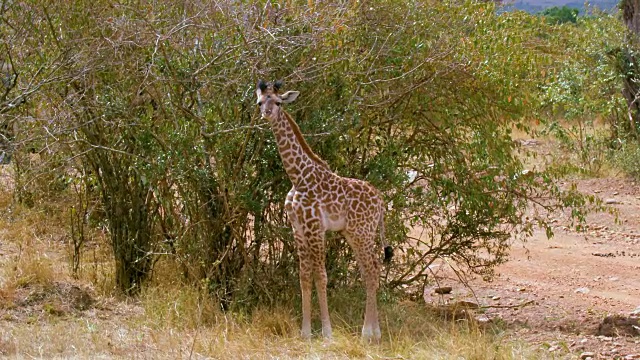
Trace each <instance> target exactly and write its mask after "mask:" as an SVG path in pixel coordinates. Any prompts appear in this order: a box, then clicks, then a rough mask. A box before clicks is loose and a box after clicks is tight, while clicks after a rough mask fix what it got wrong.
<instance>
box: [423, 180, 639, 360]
mask: <svg viewBox="0 0 640 360" xmlns="http://www.w3.org/2000/svg"><path fill="white" fill-rule="evenodd" d="M577 184H578V188H579V190H580V191H582V192H584V193H587V194H594V195H597V196H599V197H601V198H602V199H603V200H605V202H607V203H608V204H609V205H611V206H613V207H615V208H616V209H617V210H618V211H619V214H618V220H617V221H616V219H615V216H614V215H611V214H608V213H598V214H592V215H590V216H589V217H588V219H587V229H586V230H585V231H584V232H577V231H574V230H571V229H570V227H569V226H568V224H565V223H563V221H561V220H558V221H556V222H555V223H554V232H555V236H554V237H553V238H552V239H550V240H549V239H547V238H546V236H545V235H544V232H543V231H538V232H536V233H535V235H534V236H533V238H531V239H529V240H528V242H527V243H525V244H515V245H514V247H513V251H512V253H511V259H510V261H509V262H508V263H506V264H504V265H502V266H500V267H499V269H498V271H497V272H498V274H499V275H498V276H497V277H496V278H495V279H494V280H493V281H492V282H490V283H486V282H482V281H480V280H478V281H474V282H473V284H472V285H473V286H472V287H473V289H474V292H473V293H472V292H471V291H470V290H467V289H466V288H465V287H463V286H462V285H460V284H456V283H455V280H454V278H455V277H454V276H451V274H449V275H447V274H446V273H443V279H441V284H442V285H453V288H454V289H453V292H452V294H451V295H446V296H445V297H448V299H446V298H445V299H443V298H442V296H441V295H434V294H433V292H432V290H433V289H429V291H428V292H427V293H425V300H426V301H428V302H434V301H442V300H446V301H449V302H455V300H462V299H464V300H471V301H475V302H477V303H478V304H479V305H480V306H481V307H484V315H486V317H485V320H488V321H493V322H503V323H504V324H505V325H506V327H507V328H508V329H509V330H510V331H511V332H512V336H513V337H514V338H517V339H522V340H525V341H527V342H531V343H533V344H539V345H540V346H541V347H543V348H545V349H547V350H548V351H549V352H550V353H556V354H557V356H558V357H562V356H567V357H568V358H585V359H586V358H592V359H616V358H617V359H625V360H626V359H640V327H638V318H639V317H640V211H639V210H640V185H638V184H636V183H634V182H632V181H630V180H625V179H612V178H608V179H588V180H578V181H577ZM447 279H449V281H447Z"/></svg>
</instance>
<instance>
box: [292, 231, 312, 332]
mask: <svg viewBox="0 0 640 360" xmlns="http://www.w3.org/2000/svg"><path fill="white" fill-rule="evenodd" d="M294 236H295V239H296V246H297V248H298V261H299V262H300V263H299V269H300V291H301V293H302V329H301V330H300V335H301V336H302V338H304V339H309V338H310V337H311V290H312V286H313V267H312V266H311V256H310V254H309V249H308V246H307V244H306V241H305V238H304V236H303V235H302V233H301V232H298V231H296V232H295V233H294Z"/></svg>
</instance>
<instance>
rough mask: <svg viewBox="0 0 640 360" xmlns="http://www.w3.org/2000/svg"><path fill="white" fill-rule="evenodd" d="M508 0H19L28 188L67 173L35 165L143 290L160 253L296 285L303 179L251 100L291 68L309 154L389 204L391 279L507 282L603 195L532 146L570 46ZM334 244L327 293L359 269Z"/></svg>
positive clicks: (10, 5)
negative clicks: (554, 73)
mask: <svg viewBox="0 0 640 360" xmlns="http://www.w3.org/2000/svg"><path fill="white" fill-rule="evenodd" d="M495 6H496V5H495V4H494V3H486V2H478V3H476V2H459V1H445V2H431V1H408V2H395V1H386V0H376V1H369V2H352V1H342V2H328V3H326V4H325V3H318V4H313V3H312V2H307V1H284V2H282V3H279V4H277V3H275V2H271V1H257V2H237V1H218V2H216V3H215V4H211V3H210V2H206V1H191V2H182V3H174V2H170V1H160V2H155V3H153V4H145V3H136V4H113V3H111V2H106V1H101V0H94V1H86V0H85V1H82V0H80V1H77V2H74V3H73V4H72V5H68V4H62V3H60V4H57V3H54V4H50V3H49V2H41V1H29V2H7V3H4V5H3V7H2V9H3V11H2V21H3V22H2V25H1V26H3V28H2V30H3V32H2V34H4V35H3V36H5V37H6V38H7V39H9V40H11V39H13V40H12V41H5V44H7V45H6V47H7V50H8V53H9V54H11V59H12V62H13V64H14V66H13V68H14V69H16V71H17V72H18V73H19V74H24V76H20V77H19V78H18V80H17V86H16V87H15V88H13V89H11V91H12V92H20V91H22V92H24V93H25V94H27V95H28V96H26V97H25V101H24V103H22V105H21V106H20V107H16V108H15V109H13V108H12V109H11V111H9V112H3V113H2V114H1V115H2V116H3V118H2V120H3V121H6V119H7V116H8V115H7V113H10V114H11V116H12V119H17V121H16V120H12V121H14V123H15V124H16V126H17V131H16V132H15V134H16V139H15V141H14V142H13V144H14V147H15V152H16V154H19V156H17V157H19V158H20V157H22V158H28V159H30V161H31V162H32V163H29V166H23V165H20V166H19V169H18V171H17V176H18V178H17V185H18V186H17V188H16V189H17V190H16V192H17V194H20V195H19V196H18V198H24V197H25V196H26V195H25V194H28V195H29V197H30V198H34V199H35V200H34V201H33V204H34V206H37V204H38V203H39V202H40V201H46V196H48V195H47V194H48V193H47V194H44V193H43V192H42V191H41V189H42V187H43V186H48V187H51V186H52V185H43V184H42V182H39V181H37V180H35V179H47V181H46V182H45V183H46V184H51V183H54V184H57V185H56V186H55V187H54V190H55V191H54V193H55V194H56V196H68V197H69V199H70V203H73V202H74V201H75V202H76V207H77V208H78V209H83V212H82V213H86V214H87V215H86V216H84V218H83V220H82V221H85V222H86V223H87V226H93V227H104V229H105V231H107V232H108V234H109V237H110V239H111V247H112V250H113V254H114V263H115V274H116V282H117V285H118V286H119V288H120V289H122V290H123V291H125V292H128V293H135V292H137V291H138V290H139V289H140V286H141V285H142V284H143V283H144V281H145V280H146V279H147V278H148V277H149V275H150V274H151V270H152V269H153V266H154V264H155V263H156V262H157V261H163V262H164V263H165V264H167V265H166V266H168V267H170V268H172V269H174V270H175V271H176V272H180V273H181V274H182V275H183V277H184V279H185V281H190V282H193V283H194V284H204V285H205V286H206V288H207V289H208V290H209V291H210V293H211V294H213V295H214V296H215V297H216V298H217V299H219V300H220V301H221V304H222V306H223V307H225V308H228V307H232V306H241V305H243V304H251V303H254V302H256V301H261V302H276V301H278V300H280V299H282V298H285V297H288V296H290V294H291V292H292V291H294V292H295V290H294V289H295V288H296V286H297V283H298V280H297V265H296V259H295V249H294V245H293V240H292V235H291V231H290V229H289V227H288V223H287V221H286V218H285V214H284V209H283V199H284V196H285V194H286V192H287V191H288V189H289V188H290V182H289V180H288V179H287V178H286V175H285V172H284V170H283V168H282V165H281V161H280V159H279V156H278V153H277V147H276V144H275V140H274V138H273V135H272V134H271V131H270V129H269V126H268V124H267V123H265V122H264V121H263V120H261V119H260V117H259V114H258V111H257V109H256V107H255V99H254V96H255V95H254V91H255V88H254V87H255V84H256V81H257V80H258V79H259V78H264V79H283V80H284V81H285V87H286V88H287V89H296V90H299V91H301V97H300V99H299V100H298V102H297V103H296V104H293V105H291V106H290V107H289V109H288V110H289V111H290V113H291V114H292V116H293V117H294V119H296V120H297V121H298V122H299V124H300V126H301V128H302V131H303V132H304V133H305V135H306V138H307V140H308V142H309V143H310V145H311V147H312V148H313V149H314V150H315V151H316V152H317V153H318V154H319V155H320V156H321V157H323V158H324V159H326V160H327V162H328V163H329V164H330V166H331V167H332V168H333V169H335V171H336V172H337V173H338V174H340V175H342V176H350V177H358V178H363V179H366V180H367V181H369V182H371V183H372V184H374V185H375V186H376V187H378V188H379V189H380V190H381V191H382V192H383V193H384V195H385V198H386V199H387V201H388V203H389V211H388V214H387V219H386V220H387V236H388V237H389V241H390V243H391V244H392V245H394V246H395V247H396V248H397V249H398V251H396V254H397V256H396V258H395V260H394V262H393V264H392V265H391V267H390V268H389V269H388V271H387V275H386V277H385V279H384V283H385V285H386V286H387V288H390V289H393V288H398V287H400V286H402V285H412V284H414V285H415V284H418V283H420V282H421V281H423V279H424V277H425V276H426V275H427V271H428V266H429V265H430V264H431V263H432V262H433V261H435V259H437V258H441V257H449V258H451V259H452V260H453V261H454V262H455V263H457V264H459V266H460V267H461V269H462V270H466V271H470V272H474V273H478V274H483V275H491V271H492V269H493V268H494V267H495V266H496V265H497V264H500V263H502V262H504V261H506V257H507V254H508V249H509V244H510V239H512V238H513V237H514V236H516V237H517V236H521V237H526V236H527V235H531V233H532V231H533V228H534V226H542V227H545V228H546V229H547V231H548V232H549V233H550V227H549V224H548V223H547V217H546V216H547V214H548V213H549V212H552V211H555V210H560V209H564V208H569V209H570V211H569V213H570V214H571V216H572V217H574V218H577V219H580V218H581V216H583V214H584V211H586V210H587V209H588V204H589V201H590V200H593V199H590V198H586V197H584V196H581V195H579V194H578V193H577V192H576V191H575V189H572V188H570V189H565V190H561V189H559V188H558V187H557V186H556V185H555V182H554V180H555V178H554V174H553V173H550V172H545V171H535V170H532V169H525V168H524V165H523V163H522V160H521V157H520V156H518V155H517V151H518V150H519V148H518V144H517V143H515V142H514V141H512V137H511V132H512V130H513V129H514V128H518V129H521V130H524V131H527V129H528V119H529V118H530V116H531V115H532V114H533V113H534V111H535V110H536V109H539V106H540V105H541V102H540V101H541V100H540V99H541V97H540V91H539V90H540V84H541V83H542V82H543V81H544V79H545V76H544V74H543V71H542V70H541V69H547V68H551V67H552V66H554V61H555V56H557V53H559V52H560V49H561V47H562V46H563V45H562V44H558V43H553V42H551V41H550V39H552V38H551V37H549V36H547V34H546V33H545V29H548V27H549V25H548V24H546V23H545V22H544V20H543V19H540V18H537V17H535V16H531V15H527V14H525V13H522V12H513V13H500V14H498V12H497V11H496V8H495ZM27 23H28V24H30V25H29V26H27V25H26V24H27ZM16 39H20V41H15V40H16ZM3 40H4V39H3ZM34 49H37V50H35V51H34ZM550 50H553V51H550ZM45 73H46V74H45ZM47 74H48V75H47ZM52 74H53V75H52ZM45 75H46V76H45ZM34 79H35V81H39V82H40V83H42V86H40V87H38V88H37V91H32V92H29V90H28V89H29V86H31V84H32V83H33V81H34ZM30 152H31V153H36V154H38V155H39V157H38V158H37V161H35V160H33V156H32V155H29V153H30ZM17 164H18V162H16V165H17ZM21 164H22V163H21ZM70 184H71V185H73V189H75V191H70V190H69V189H70V188H71V187H70V186H69V185H70ZM78 193H81V194H82V196H78V197H75V196H76V195H77V194H78ZM74 194H75V195H74ZM45 195H46V196H45ZM38 199H41V200H38ZM71 199H77V200H71ZM87 199H93V200H92V201H87ZM87 204H96V205H95V206H93V207H91V211H87ZM75 214H77V213H75ZM70 218H71V219H72V221H73V222H74V223H75V224H76V225H74V226H75V227H76V228H77V222H78V217H77V216H75V217H70ZM417 233H419V236H418V235H416V234H417ZM328 249H329V251H328V255H327V262H328V266H329V267H330V273H331V276H330V284H329V286H338V285H340V286H345V285H346V286H348V285H350V284H352V283H354V279H356V278H357V275H356V267H355V266H353V265H354V262H353V256H352V254H351V252H350V250H349V248H348V247H347V246H346V244H345V242H344V241H343V240H341V239H340V238H339V237H338V236H337V235H331V236H330V240H329V244H328Z"/></svg>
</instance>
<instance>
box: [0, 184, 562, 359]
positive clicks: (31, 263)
mask: <svg viewBox="0 0 640 360" xmlns="http://www.w3.org/2000/svg"><path fill="white" fill-rule="evenodd" d="M10 199H11V195H10V194H8V193H0V205H2V206H3V207H2V209H5V210H0V358H33V357H35V358H80V359H84V358H87V359H95V358H103V359H111V358H150V359H151V358H152V359H187V358H189V359H204V358H213V359H371V358H373V359H532V358H534V359H535V358H544V353H543V352H540V351H538V350H536V349H534V348H532V347H531V346H529V345H527V344H523V343H519V342H517V341H513V340H506V337H505V335H504V334H501V333H499V332H498V333H495V332H494V331H492V330H483V331H481V330H480V329H478V328H477V327H475V326H473V324H471V325H469V324H464V323H462V324H461V323H451V322H445V321H442V320H439V319H437V318H435V317H434V315H433V314H431V313H430V312H429V311H428V310H427V309H426V308H425V307H424V306H423V305H422V304H419V303H415V302H408V301H407V302H402V301H400V302H396V303H382V304H381V325H382V332H383V339H382V341H381V344H379V345H369V344H363V343H362V342H361V340H360V337H359V331H360V329H359V327H360V325H361V321H362V316H363V315H362V311H363V307H364V304H363V297H362V294H359V293H357V292H354V291H341V292H340V293H336V294H332V295H331V299H330V307H331V310H332V314H331V316H332V321H333V324H334V338H333V339H332V340H331V341H325V340H323V339H322V338H321V337H320V336H318V334H317V333H316V334H315V336H314V337H313V338H312V339H311V340H309V341H305V340H302V339H300V338H299V336H298V331H299V326H300V318H299V317H300V315H299V314H300V311H299V300H298V299H297V297H293V298H292V299H291V301H290V303H288V304H281V305H279V306H276V307H273V308H268V307H259V308H257V309H252V311H250V313H228V312H227V313H225V312H223V311H221V310H220V308H219V307H218V305H217V304H216V303H215V302H214V301H212V300H211V298H210V297H209V296H207V294H206V292H205V291H203V290H202V289H198V288H197V287H194V286H192V285H186V284H183V283H182V282H181V280H180V277H179V275H177V274H176V275H175V276H170V275H168V274H165V273H162V271H163V270H162V269H161V268H160V269H159V272H160V273H162V276H161V278H162V280H158V279H154V280H153V281H152V282H151V284H150V285H149V286H147V287H146V288H145V289H144V290H143V291H142V293H141V294H140V295H139V296H138V297H137V298H135V299H131V298H125V297H123V296H120V295H115V294H116V292H115V291H113V288H114V287H113V282H112V281H111V280H110V279H111V276H110V274H109V273H110V272H111V265H110V264H109V262H110V261H111V260H110V256H109V254H108V251H106V250H105V248H107V249H108V247H107V246H106V241H104V239H99V238H98V239H93V241H92V243H91V244H90V246H91V248H92V249H94V250H91V251H88V252H87V253H86V254H85V256H84V267H83V268H82V271H81V276H80V279H79V280H72V279H71V276H70V274H69V268H70V267H69V261H68V256H69V252H68V243H67V241H65V239H67V238H66V236H67V235H66V231H67V230H66V228H65V227H64V225H63V224H64V223H65V222H64V221H63V219H62V218H61V217H63V216H64V214H63V213H64V212H63V211H59V213H60V214H57V215H56V214H54V212H46V211H39V210H34V209H28V208H23V207H21V206H19V205H16V204H12V203H11V201H10ZM61 214H62V215H61ZM96 249H97V250H96ZM95 263H99V264H100V265H96V264H95ZM61 284H62V285H61ZM69 286H77V288H82V289H84V290H83V291H86V293H87V294H90V296H91V298H92V299H93V301H92V302H91V305H90V306H88V308H83V307H81V305H83V304H84V302H83V301H79V300H77V299H71V298H69V299H66V300H67V301H66V303H65V298H64V296H66V295H65V294H67V293H72V292H68V291H66V290H64V289H67V290H68V289H69ZM63 290H64V291H63ZM65 291H66V292H65ZM71 303H73V304H71ZM314 316H315V319H316V322H315V323H314V330H315V331H316V332H318V331H319V324H318V323H317V317H318V316H317V314H314ZM556 356H557V355H556Z"/></svg>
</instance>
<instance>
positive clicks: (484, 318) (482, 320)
mask: <svg viewBox="0 0 640 360" xmlns="http://www.w3.org/2000/svg"><path fill="white" fill-rule="evenodd" d="M476 321H477V322H478V323H480V324H488V323H490V322H491V319H489V317H488V316H487V315H485V314H482V315H478V316H476Z"/></svg>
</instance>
